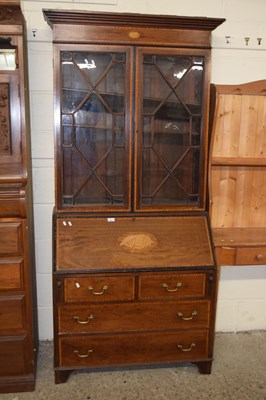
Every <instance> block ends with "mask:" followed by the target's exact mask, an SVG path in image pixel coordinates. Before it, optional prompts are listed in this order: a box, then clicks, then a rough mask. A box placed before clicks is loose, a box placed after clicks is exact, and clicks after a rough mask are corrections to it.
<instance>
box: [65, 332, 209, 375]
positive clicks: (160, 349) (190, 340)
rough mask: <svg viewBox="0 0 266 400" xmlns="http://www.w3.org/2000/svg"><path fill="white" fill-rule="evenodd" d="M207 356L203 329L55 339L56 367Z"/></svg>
mask: <svg viewBox="0 0 266 400" xmlns="http://www.w3.org/2000/svg"><path fill="white" fill-rule="evenodd" d="M207 357H208V331H207V330H198V331H197V330H191V331H186V332H167V331H166V332H161V333H134V334H133V333H132V334H120V335H119V334H117V335H98V336H85V335H83V336H70V337H60V338H59V366H60V367H73V368H80V367H103V366H126V365H132V364H135V365H137V364H142V365H143V364H149V363H154V364H160V363H170V362H175V361H176V362H178V361H189V360H193V361H197V360H201V359H206V358H207Z"/></svg>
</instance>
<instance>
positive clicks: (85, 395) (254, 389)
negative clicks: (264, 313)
mask: <svg viewBox="0 0 266 400" xmlns="http://www.w3.org/2000/svg"><path fill="white" fill-rule="evenodd" d="M0 399H1V400H26V399H27V400H189V399H193V400H209V399H212V400H229V399H230V400H266V331H262V332H261V331H260V332H249V333H238V334H234V333H230V334H228V333H226V334H222V333H219V334H217V335H216V341H215V360H214V362H213V368H212V374H211V375H200V374H199V373H198V369H197V367H196V366H193V365H188V364H187V365H182V366H178V367H171V368H156V369H151V368H147V369H139V370H130V371H128V370H127V371H125V370H120V371H104V372H90V373H85V372H82V373H73V374H71V375H70V377H69V379H68V381H67V383H64V384H60V385H55V384H54V376H53V344H52V342H41V343H40V349H39V359H38V373H37V382H36V390H35V392H31V393H14V394H12V393H9V394H0Z"/></svg>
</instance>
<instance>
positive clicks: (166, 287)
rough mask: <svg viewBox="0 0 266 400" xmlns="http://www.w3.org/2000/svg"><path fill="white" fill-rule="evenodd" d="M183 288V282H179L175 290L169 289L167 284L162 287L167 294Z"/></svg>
mask: <svg viewBox="0 0 266 400" xmlns="http://www.w3.org/2000/svg"><path fill="white" fill-rule="evenodd" d="M181 286H182V283H181V282H178V283H177V284H176V287H175V288H174V289H169V287H168V285H167V283H163V284H162V287H163V288H164V289H165V290H166V291H167V292H176V291H177V290H178V288H180V287H181Z"/></svg>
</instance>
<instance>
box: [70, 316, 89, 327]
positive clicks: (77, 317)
mask: <svg viewBox="0 0 266 400" xmlns="http://www.w3.org/2000/svg"><path fill="white" fill-rule="evenodd" d="M73 319H74V320H75V321H77V323H78V324H81V325H86V324H88V323H89V322H90V320H91V319H93V315H92V314H89V315H88V318H87V321H81V320H80V318H79V316H78V315H74V317H73Z"/></svg>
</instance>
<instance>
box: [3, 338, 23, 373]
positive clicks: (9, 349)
mask: <svg viewBox="0 0 266 400" xmlns="http://www.w3.org/2000/svg"><path fill="white" fill-rule="evenodd" d="M27 352H28V343H27V338H26V337H25V336H19V337H16V336H14V337H12V336H9V337H0V377H1V376H8V375H10V376H14V375H24V374H26V373H27V372H28V371H27V369H28V358H27V357H28V356H27Z"/></svg>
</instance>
